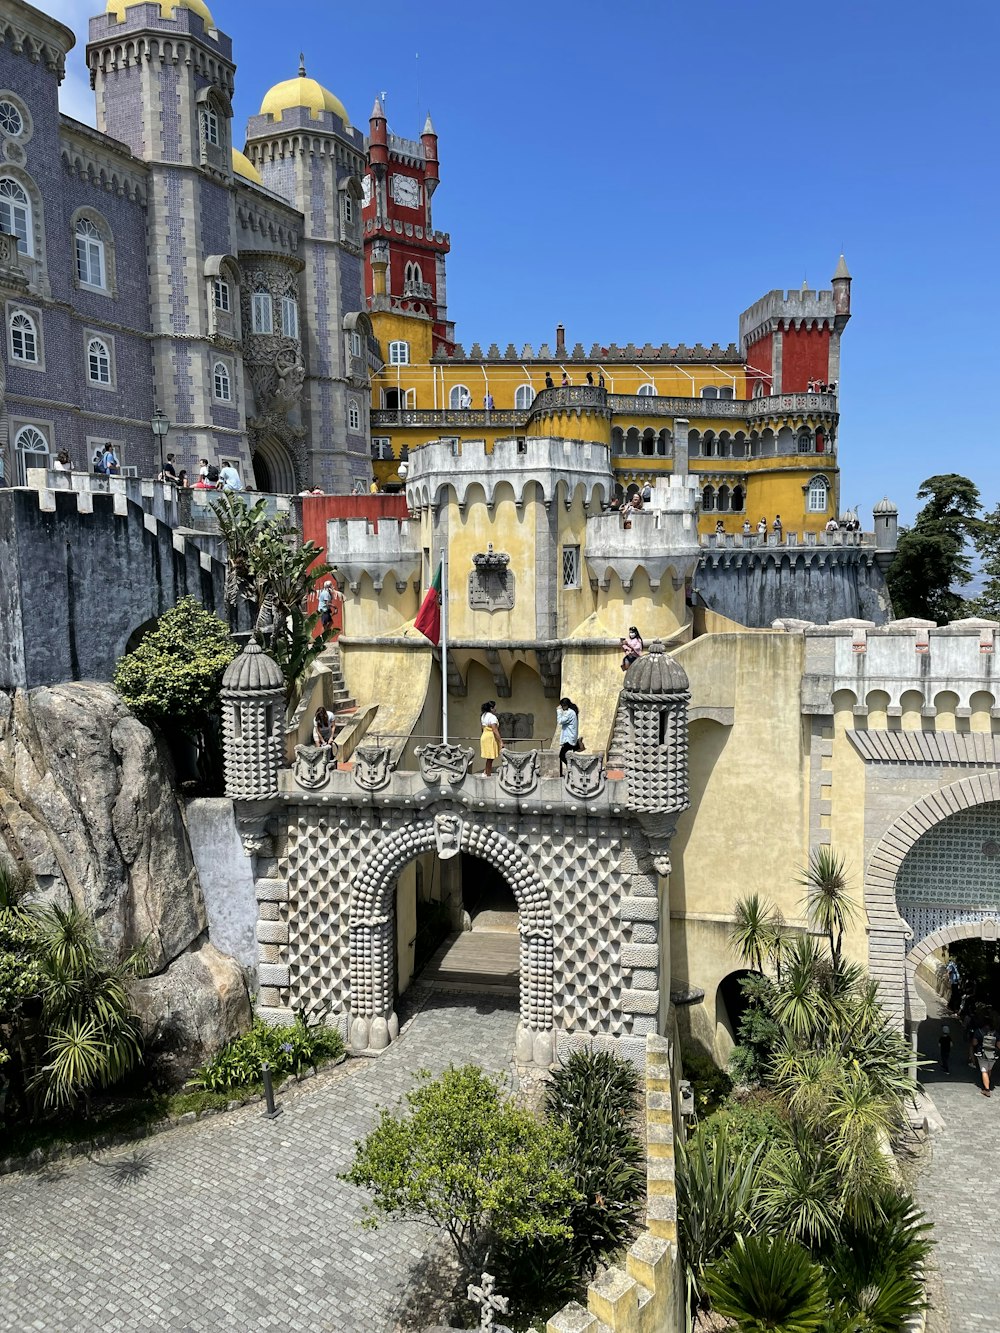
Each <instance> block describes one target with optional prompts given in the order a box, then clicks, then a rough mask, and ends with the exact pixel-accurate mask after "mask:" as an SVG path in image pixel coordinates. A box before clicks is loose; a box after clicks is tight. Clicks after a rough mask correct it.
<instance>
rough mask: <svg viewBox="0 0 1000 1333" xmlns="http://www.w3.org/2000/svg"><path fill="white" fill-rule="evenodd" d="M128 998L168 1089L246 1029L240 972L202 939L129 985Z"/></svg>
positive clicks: (246, 1003)
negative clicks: (152, 973) (152, 974)
mask: <svg viewBox="0 0 1000 1333" xmlns="http://www.w3.org/2000/svg"><path fill="white" fill-rule="evenodd" d="M132 994H133V999H134V1002H135V1006H136V1011H137V1012H138V1014H139V1017H140V1018H141V1020H142V1025H143V1031H144V1032H145V1035H146V1039H147V1041H148V1043H149V1046H150V1048H151V1050H152V1051H153V1052H154V1054H155V1056H156V1064H157V1069H158V1070H159V1071H160V1073H161V1074H162V1076H163V1077H164V1078H165V1079H166V1080H167V1081H169V1082H172V1083H179V1082H181V1081H182V1080H183V1079H184V1078H185V1077H186V1076H187V1075H188V1073H189V1072H190V1071H191V1070H192V1069H193V1068H195V1067H196V1066H197V1065H200V1064H204V1062H205V1061H206V1060H208V1059H210V1058H211V1056H213V1055H214V1054H215V1052H216V1051H217V1050H219V1048H220V1047H221V1046H224V1045H225V1044H226V1042H227V1041H232V1040H233V1038H234V1037H238V1036H239V1035H240V1033H241V1032H245V1031H246V1029H247V1028H248V1027H249V1025H250V1016H251V1015H250V997H249V995H248V994H247V983H246V978H245V976H244V974H243V969H242V968H241V967H240V965H239V963H237V961H236V960H235V958H230V956H229V955H228V954H225V953H220V952H219V950H218V949H217V948H216V947H215V945H214V944H210V943H209V942H208V939H207V937H206V938H205V939H204V940H202V941H200V942H199V943H198V944H197V945H196V946H195V947H193V948H192V949H189V950H188V951H187V952H186V953H182V954H181V956H180V957H179V958H175V959H174V961H173V962H172V963H171V964H170V966H169V967H168V968H167V969H166V971H164V972H161V973H159V975H157V976H155V977H143V978H142V979H141V980H139V981H136V982H133V984H132Z"/></svg>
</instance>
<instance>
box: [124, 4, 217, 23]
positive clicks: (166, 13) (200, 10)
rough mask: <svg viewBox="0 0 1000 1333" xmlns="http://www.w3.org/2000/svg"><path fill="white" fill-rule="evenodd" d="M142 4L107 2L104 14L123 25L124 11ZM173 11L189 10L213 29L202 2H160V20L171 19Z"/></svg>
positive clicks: (210, 17)
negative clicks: (112, 16)
mask: <svg viewBox="0 0 1000 1333" xmlns="http://www.w3.org/2000/svg"><path fill="white" fill-rule="evenodd" d="M142 3H143V0H108V3H107V4H106V5H105V6H104V12H105V13H106V14H114V16H115V18H116V19H117V20H118V22H119V23H124V22H125V11H126V9H130V8H131V7H132V6H133V5H137V4H142ZM175 9H190V10H191V12H192V13H193V14H197V15H199V16H200V18H201V20H202V22H203V23H204V25H205V27H206V28H214V27H215V19H214V18H212V15H211V12H210V10H209V8H208V5H206V4H205V3H204V0H160V15H161V17H162V18H165V19H172V18H173V16H174V10H175Z"/></svg>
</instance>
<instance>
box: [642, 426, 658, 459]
mask: <svg viewBox="0 0 1000 1333" xmlns="http://www.w3.org/2000/svg"><path fill="white" fill-rule="evenodd" d="M642 452H643V454H644V455H645V456H646V457H647V458H652V457H653V455H654V454H655V453H656V431H655V430H653V429H651V428H650V427H647V428H646V429H645V430H644V431H643V432H642Z"/></svg>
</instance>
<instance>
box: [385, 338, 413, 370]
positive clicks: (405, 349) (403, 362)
mask: <svg viewBox="0 0 1000 1333" xmlns="http://www.w3.org/2000/svg"><path fill="white" fill-rule="evenodd" d="M409 364H410V344H409V343H407V342H402V341H397V342H391V343H390V344H389V365H390V366H408V365H409Z"/></svg>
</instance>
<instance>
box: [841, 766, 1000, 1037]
mask: <svg viewBox="0 0 1000 1333" xmlns="http://www.w3.org/2000/svg"><path fill="white" fill-rule="evenodd" d="M994 802H1000V772H998V771H997V770H990V771H983V772H979V773H975V774H972V775H970V776H969V777H966V778H961V779H959V781H957V782H952V783H950V784H949V785H948V786H947V787H942V788H941V789H940V790H938V791H935V792H931V793H930V794H929V795H927V796H924V797H922V798H921V799H920V800H919V801H917V802H915V803H914V804H913V805H911V806H910V808H909V809H908V810H907V811H905V812H904V813H903V814H902V815H900V817H899V818H898V819H896V820H895V821H894V822H893V824H892V825H891V827H890V828H889V829H888V831H887V832H886V833H885V834H884V835H883V837H882V838H881V840H880V841H879V843H878V846H877V847H876V848H875V850H874V852H873V853H872V855H871V858H870V859H869V862H868V866H867V869H866V872H865V911H866V913H867V916H868V966H869V970H870V972H871V975H872V976H873V978H874V979H875V980H876V981H878V983H879V988H880V991H881V996H882V1003H883V1005H884V1006H885V1008H886V1009H887V1010H888V1011H889V1013H890V1014H892V1015H893V1017H894V1018H896V1020H897V1021H898V1022H899V1023H900V1025H901V1026H902V1024H903V1023H904V1021H905V1020H906V1018H907V1017H908V1012H907V1000H908V999H909V998H910V997H911V996H912V995H913V994H914V992H913V987H912V985H909V984H908V978H909V977H910V976H911V972H910V969H909V957H908V955H909V954H910V953H916V951H917V949H918V948H919V947H920V946H921V945H922V944H923V943H924V940H923V939H921V941H920V944H918V945H916V946H914V945H913V944H912V940H913V931H912V929H911V928H910V926H909V925H908V924H907V922H906V921H905V920H904V919H903V917H902V916H901V914H900V912H899V909H898V907H897V903H896V886H897V881H898V879H899V875H900V871H901V870H902V868H903V862H904V861H905V860H906V857H907V855H908V854H909V853H910V852H911V851H912V850H913V848H914V847H915V846H916V845H917V843H918V842H919V841H920V839H921V838H922V837H923V836H924V834H925V833H929V832H930V831H931V830H932V829H934V828H936V827H937V826H938V825H940V824H942V823H943V822H944V821H945V820H946V819H949V818H950V817H951V816H952V815H956V814H959V813H961V812H962V811H964V810H972V809H973V808H974V807H976V806H981V805H988V804H991V803H994ZM956 915H957V913H956ZM981 924H984V923H983V922H980V921H972V922H966V923H958V922H954V923H949V924H948V925H947V926H942V927H940V929H939V930H938V931H937V932H930V933H929V934H928V935H927V936H926V938H927V939H933V938H934V937H935V934H936V933H940V932H941V931H943V930H950V929H953V928H957V929H959V931H960V933H961V934H966V935H969V934H971V935H974V934H975V933H976V931H977V929H978V927H979V925H981ZM955 938H959V936H956V937H955ZM931 947H932V948H933V947H936V946H933V945H932V946H931ZM913 970H914V971H915V965H914V969H913ZM921 1008H922V1006H921Z"/></svg>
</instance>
